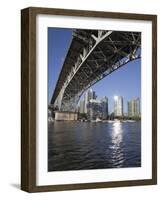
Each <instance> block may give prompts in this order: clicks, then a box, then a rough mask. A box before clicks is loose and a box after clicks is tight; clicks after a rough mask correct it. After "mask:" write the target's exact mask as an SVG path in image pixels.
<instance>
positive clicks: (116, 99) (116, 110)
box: [114, 96, 123, 117]
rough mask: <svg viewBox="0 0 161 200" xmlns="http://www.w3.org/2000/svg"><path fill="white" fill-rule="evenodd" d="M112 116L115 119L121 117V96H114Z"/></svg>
mask: <svg viewBox="0 0 161 200" xmlns="http://www.w3.org/2000/svg"><path fill="white" fill-rule="evenodd" d="M114 115H115V117H122V116H123V98H122V97H121V96H114Z"/></svg>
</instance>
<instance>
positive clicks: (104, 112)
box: [101, 97, 108, 119]
mask: <svg viewBox="0 0 161 200" xmlns="http://www.w3.org/2000/svg"><path fill="white" fill-rule="evenodd" d="M101 104H102V119H107V117H108V98H107V97H104V98H102V99H101Z"/></svg>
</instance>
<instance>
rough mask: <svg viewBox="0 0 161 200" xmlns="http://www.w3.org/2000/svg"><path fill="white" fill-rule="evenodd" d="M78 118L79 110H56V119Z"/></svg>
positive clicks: (69, 119) (68, 119)
mask: <svg viewBox="0 0 161 200" xmlns="http://www.w3.org/2000/svg"><path fill="white" fill-rule="evenodd" d="M77 119H78V113H77V112H67V111H56V112H55V120H56V121H74V120H77Z"/></svg>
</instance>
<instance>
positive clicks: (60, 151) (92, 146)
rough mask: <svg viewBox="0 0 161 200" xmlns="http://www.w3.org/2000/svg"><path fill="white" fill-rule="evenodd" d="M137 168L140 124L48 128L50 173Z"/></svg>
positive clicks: (69, 124) (70, 124) (52, 125)
mask: <svg viewBox="0 0 161 200" xmlns="http://www.w3.org/2000/svg"><path fill="white" fill-rule="evenodd" d="M140 166H141V123H140V122H113V123H90V122H76V121H75V122H69V121H68V122H52V123H49V125H48V170H49V171H62V170H80V169H103V168H121V167H140Z"/></svg>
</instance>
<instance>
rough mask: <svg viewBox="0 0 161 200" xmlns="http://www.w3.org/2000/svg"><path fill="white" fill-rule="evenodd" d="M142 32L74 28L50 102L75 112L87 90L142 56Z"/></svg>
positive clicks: (60, 108) (61, 108) (59, 108)
mask: <svg viewBox="0 0 161 200" xmlns="http://www.w3.org/2000/svg"><path fill="white" fill-rule="evenodd" d="M140 51H141V33H140V32H124V31H102V30H80V29H79V30H78V29H77V30H74V31H73V39H72V42H71V45H70V47H69V50H68V53H67V56H66V59H65V61H64V64H63V67H62V70H61V73H60V76H59V79H58V82H57V85H56V88H55V91H54V93H53V97H52V100H51V104H53V105H54V106H55V107H57V108H58V110H62V111H75V109H76V105H77V103H78V101H79V99H80V97H81V95H82V94H83V92H84V91H85V90H87V89H88V88H89V87H91V86H92V85H94V84H95V83H96V82H98V81H100V80H101V79H103V78H104V77H106V76H107V75H109V74H110V73H112V72H114V71H115V70H117V69H118V68H120V67H121V66H123V65H125V64H127V63H128V62H130V61H132V60H135V59H138V58H140Z"/></svg>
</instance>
